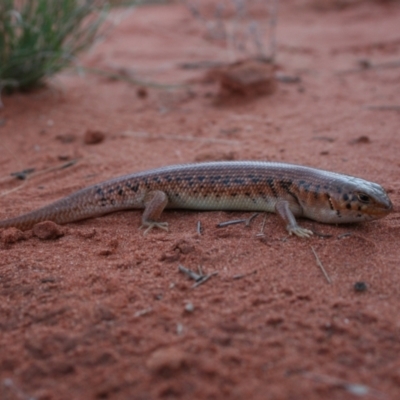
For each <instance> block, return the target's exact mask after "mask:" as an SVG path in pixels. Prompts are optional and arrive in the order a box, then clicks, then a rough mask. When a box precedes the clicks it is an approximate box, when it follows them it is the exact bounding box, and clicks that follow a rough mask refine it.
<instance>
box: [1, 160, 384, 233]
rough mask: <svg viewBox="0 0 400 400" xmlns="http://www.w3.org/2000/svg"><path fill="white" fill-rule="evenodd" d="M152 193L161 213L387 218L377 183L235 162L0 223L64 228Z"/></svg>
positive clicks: (154, 175)
mask: <svg viewBox="0 0 400 400" xmlns="http://www.w3.org/2000/svg"><path fill="white" fill-rule="evenodd" d="M154 190H160V191H162V192H164V193H165V194H166V195H167V198H168V203H167V208H186V209H194V210H252V211H268V212H274V211H275V205H276V204H277V202H279V201H287V202H288V204H289V208H290V211H291V212H292V214H293V215H294V216H295V217H300V216H303V217H307V218H310V219H313V220H316V221H319V222H326V223H340V222H358V221H365V220H371V219H376V218H381V217H384V216H385V215H387V214H388V213H389V212H391V210H392V204H391V202H390V200H389V198H388V196H387V194H386V192H385V191H384V189H383V188H382V187H381V186H379V185H378V184H376V183H372V182H368V181H365V180H363V179H359V178H355V177H351V176H347V175H341V174H337V173H333V172H328V171H323V170H318V169H315V168H309V167H303V166H298V165H291V164H282V163H270V162H256V161H236V162H235V161H234V162H211V163H200V164H185V165H175V166H169V167H164V168H159V169H154V170H150V171H145V172H140V173H134V174H131V175H126V176H122V177H118V178H115V179H112V180H109V181H106V182H103V183H99V184H96V185H93V186H90V187H87V188H84V189H82V190H80V191H78V192H75V193H73V194H71V195H70V196H67V197H65V198H63V199H61V200H58V201H56V202H54V203H52V204H49V205H47V206H44V207H43V208H40V209H38V210H35V211H32V212H29V213H27V214H24V215H21V216H18V217H15V218H10V219H6V220H3V221H0V228H6V227H11V226H13V227H17V228H19V229H22V230H25V229H30V228H31V227H32V226H33V225H35V224H36V223H38V222H41V221H46V220H50V221H54V222H56V223H59V224H65V223H68V222H72V221H77V220H82V219H86V218H90V217H95V216H99V215H103V214H106V213H110V212H113V211H118V210H126V209H136V208H144V207H145V199H146V196H148V195H149V193H151V192H152V191H154Z"/></svg>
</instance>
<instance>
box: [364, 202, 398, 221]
mask: <svg viewBox="0 0 400 400" xmlns="http://www.w3.org/2000/svg"><path fill="white" fill-rule="evenodd" d="M392 211H393V204H392V202H391V201H390V199H389V198H388V199H387V201H386V202H382V203H380V204H377V205H375V207H374V208H372V209H371V210H370V212H369V213H370V214H371V215H372V216H373V217H374V218H382V217H385V216H386V215H388V214H390V213H391V212H392Z"/></svg>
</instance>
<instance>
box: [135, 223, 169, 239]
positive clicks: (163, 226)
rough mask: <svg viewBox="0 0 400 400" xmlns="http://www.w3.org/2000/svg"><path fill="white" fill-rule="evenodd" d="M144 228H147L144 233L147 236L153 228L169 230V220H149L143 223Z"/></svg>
mask: <svg viewBox="0 0 400 400" xmlns="http://www.w3.org/2000/svg"><path fill="white" fill-rule="evenodd" d="M142 228H146V230H145V231H144V233H143V235H144V236H146V235H147V234H148V233H149V232H150V231H151V230H152V229H153V228H159V229H162V230H164V231H167V232H168V222H155V221H148V222H144V223H143V225H142V226H141V227H140V229H142Z"/></svg>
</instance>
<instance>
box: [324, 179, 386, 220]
mask: <svg viewBox="0 0 400 400" xmlns="http://www.w3.org/2000/svg"><path fill="white" fill-rule="evenodd" d="M346 178H347V179H346V180H345V182H343V181H342V182H340V183H339V184H337V185H336V184H335V183H333V188H334V190H332V191H331V193H330V194H329V198H328V201H329V205H330V208H331V211H333V212H334V213H335V214H336V218H334V220H332V222H336V223H341V222H343V223H346V222H361V221H370V220H373V219H378V218H383V217H385V216H386V215H388V214H389V213H390V212H391V211H392V210H393V205H392V202H391V201H390V199H389V196H388V195H387V193H386V191H385V190H384V189H383V188H382V186H380V185H378V184H377V183H373V182H368V181H365V180H363V179H360V178H354V177H346ZM335 187H336V190H335Z"/></svg>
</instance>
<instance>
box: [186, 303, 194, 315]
mask: <svg viewBox="0 0 400 400" xmlns="http://www.w3.org/2000/svg"><path fill="white" fill-rule="evenodd" d="M185 311H187V312H189V313H192V312H193V311H194V305H193V303H187V304H186V305H185Z"/></svg>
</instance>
